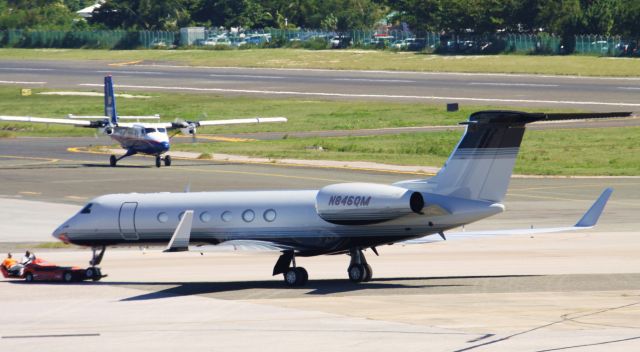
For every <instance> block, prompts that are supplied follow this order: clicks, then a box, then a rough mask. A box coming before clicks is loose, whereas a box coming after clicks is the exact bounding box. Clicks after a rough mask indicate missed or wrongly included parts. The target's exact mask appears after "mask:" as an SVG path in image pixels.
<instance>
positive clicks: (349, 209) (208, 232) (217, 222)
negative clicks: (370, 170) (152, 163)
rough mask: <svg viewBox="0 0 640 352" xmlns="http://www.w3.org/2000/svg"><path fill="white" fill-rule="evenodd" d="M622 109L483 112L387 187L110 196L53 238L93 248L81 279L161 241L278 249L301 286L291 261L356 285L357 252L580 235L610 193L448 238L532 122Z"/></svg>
mask: <svg viewBox="0 0 640 352" xmlns="http://www.w3.org/2000/svg"><path fill="white" fill-rule="evenodd" d="M628 115H630V114H629V113H602V114H542V113H525V112H516V111H480V112H476V113H474V114H472V115H471V116H470V118H469V121H467V122H465V123H464V124H466V131H465V133H464V135H463V137H462V139H461V140H460V142H459V143H458V145H457V146H456V148H455V149H454V151H453V153H452V154H451V156H450V157H449V159H448V160H447V162H446V164H445V165H444V167H443V168H442V169H441V170H440V172H438V174H437V175H435V176H434V177H432V178H429V179H420V180H409V181H403V182H398V183H395V184H392V185H384V184H373V183H340V184H332V185H327V186H325V187H323V188H321V189H319V190H291V191H250V192H201V193H149V194H141V193H130V194H109V195H104V196H101V197H98V198H95V199H93V200H92V201H90V202H89V203H88V204H87V205H86V206H85V207H84V208H83V209H82V210H81V211H80V212H79V213H78V214H76V215H74V216H73V217H72V218H70V219H69V220H67V221H66V222H65V223H63V224H62V225H60V227H59V228H58V229H56V230H55V231H54V233H53V236H54V237H56V238H58V239H60V240H62V241H63V242H65V243H74V244H77V245H84V246H90V247H92V248H93V259H92V261H91V265H92V267H90V268H89V269H87V275H88V276H90V277H94V278H95V279H99V278H100V277H101V275H100V274H99V269H98V268H96V267H95V266H96V265H98V264H99V263H100V261H101V260H102V257H103V255H104V252H105V248H106V247H107V246H112V245H122V244H124V245H143V244H165V245H166V246H167V248H166V251H167V252H175V251H186V250H196V251H198V252H203V251H207V250H213V251H215V250H224V249H230V250H245V249H246V250H267V251H276V252H279V253H280V257H279V259H278V260H277V262H276V264H275V266H274V268H273V275H276V274H283V276H284V281H285V283H286V284H287V285H290V286H299V285H304V284H305V283H306V282H307V279H308V274H307V271H306V270H305V269H304V268H302V267H300V266H298V265H297V264H296V258H298V257H307V256H315V255H321V254H348V255H349V256H350V261H349V265H348V269H347V273H348V276H349V279H350V280H351V281H353V282H366V281H369V280H371V277H372V274H373V271H372V268H371V266H370V265H369V264H367V260H366V259H365V256H364V253H363V251H365V250H366V249H371V250H372V251H373V252H374V253H376V254H378V248H379V247H380V246H383V245H392V244H417V243H428V242H434V241H439V240H444V239H447V238H459V237H474V236H483V235H510V234H527V233H545V232H558V231H571V230H584V229H588V228H591V227H593V226H594V225H595V224H596V222H597V220H598V218H599V216H600V214H601V213H602V211H603V209H604V206H605V204H606V202H607V200H608V198H609V196H610V194H611V192H612V190H611V189H606V190H604V192H603V193H602V195H601V196H600V197H599V198H598V199H597V200H596V201H595V203H594V204H593V206H592V207H591V208H590V209H589V210H588V211H587V212H586V213H585V214H584V215H583V216H582V217H581V218H580V219H579V220H578V221H577V223H576V224H575V225H573V226H569V227H561V228H539V229H538V228H536V229H522V230H508V231H491V232H482V233H474V232H462V233H455V232H449V230H451V229H454V228H456V227H459V226H463V225H466V224H470V223H472V222H475V221H478V220H481V219H484V218H487V217H489V216H492V215H496V214H499V213H501V212H503V211H504V209H505V207H504V205H503V204H502V201H503V200H504V197H505V194H506V192H507V187H508V185H509V179H510V177H511V173H512V170H513V166H514V163H515V160H516V156H517V154H518V150H519V148H520V143H521V142H522V137H523V135H524V131H525V126H526V125H527V124H528V123H530V122H535V121H551V120H568V119H584V118H605V117H618V116H628Z"/></svg>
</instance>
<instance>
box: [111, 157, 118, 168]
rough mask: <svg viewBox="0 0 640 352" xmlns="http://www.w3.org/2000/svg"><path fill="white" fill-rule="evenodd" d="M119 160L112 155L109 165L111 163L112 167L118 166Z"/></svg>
mask: <svg viewBox="0 0 640 352" xmlns="http://www.w3.org/2000/svg"><path fill="white" fill-rule="evenodd" d="M117 162H118V158H116V156H115V155H112V156H110V157H109V165H111V166H112V167H114V166H116V163H117Z"/></svg>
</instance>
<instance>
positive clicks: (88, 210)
mask: <svg viewBox="0 0 640 352" xmlns="http://www.w3.org/2000/svg"><path fill="white" fill-rule="evenodd" d="M92 206H93V203H89V204H87V205H85V206H84V208H82V210H80V214H91V207H92Z"/></svg>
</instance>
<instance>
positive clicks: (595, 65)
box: [0, 49, 640, 77]
mask: <svg viewBox="0 0 640 352" xmlns="http://www.w3.org/2000/svg"><path fill="white" fill-rule="evenodd" d="M2 59H11V60H106V61H109V62H112V63H131V62H135V61H140V60H143V61H144V62H145V63H169V64H177V65H199V66H226V67H228V66H238V67H271V68H324V69H349V70H392V71H421V72H479V73H487V72H495V73H531V74H554V75H577V76H615V77H638V76H640V59H626V58H608V57H594V56H532V55H487V56H440V55H426V54H419V53H410V52H391V51H376V50H319V51H314V50H303V49H253V50H89V49H0V60H2Z"/></svg>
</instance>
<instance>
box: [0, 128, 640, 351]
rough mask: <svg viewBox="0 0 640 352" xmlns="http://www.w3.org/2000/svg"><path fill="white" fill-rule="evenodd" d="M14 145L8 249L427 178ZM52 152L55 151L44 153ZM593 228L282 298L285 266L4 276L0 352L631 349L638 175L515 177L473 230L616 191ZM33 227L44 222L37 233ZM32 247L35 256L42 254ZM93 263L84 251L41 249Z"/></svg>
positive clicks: (390, 262) (225, 263) (383, 266)
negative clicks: (227, 193) (144, 214)
mask: <svg viewBox="0 0 640 352" xmlns="http://www.w3.org/2000/svg"><path fill="white" fill-rule="evenodd" d="M67 142H68V141H64V140H63V141H60V142H59V143H51V144H48V143H42V140H41V139H30V138H27V139H22V138H19V139H15V140H11V141H10V143H11V145H12V146H13V147H14V148H15V149H12V150H11V153H12V154H8V153H6V151H7V150H8V149H5V147H6V145H3V147H2V149H1V150H2V153H0V179H1V180H2V188H0V214H1V216H2V217H1V218H0V242H2V244H1V246H2V248H3V249H7V250H13V251H22V250H24V249H26V248H32V249H33V247H25V244H24V243H25V242H29V243H33V242H43V241H51V240H52V238H51V237H50V232H51V231H52V230H53V229H54V228H55V226H57V225H58V221H59V220H58V218H63V217H65V216H71V215H72V214H73V213H74V212H75V211H77V210H78V209H80V207H81V205H82V204H84V203H85V202H87V201H88V200H89V199H90V198H92V197H95V196H97V195H100V194H104V193H113V192H157V191H182V190H183V189H184V187H185V186H186V185H190V188H191V191H204V190H207V191H209V190H210V191H215V190H230V189H244V190H246V189H285V188H286V189H310V188H317V187H321V186H323V185H326V184H329V183H335V182H352V181H364V182H380V183H390V182H394V181H398V180H402V179H408V178H416V177H422V176H420V175H408V174H398V173H381V172H373V171H354V170H344V169H324V168H303V167H284V166H280V165H270V164H249V165H247V164H234V163H228V162H224V161H215V160H214V161H211V160H209V161H200V160H176V162H175V165H174V166H171V167H163V168H159V169H158V168H156V167H155V166H152V160H151V159H148V158H131V159H130V160H128V161H127V162H126V163H123V165H122V166H121V167H120V166H119V167H117V168H111V167H109V166H107V163H106V156H104V155H98V154H80V153H69V152H68V151H67V150H66V148H67V147H68V146H69V145H68V144H67ZM47 145H48V147H47ZM608 186H611V187H613V188H614V189H615V191H614V194H613V196H612V198H611V200H610V202H609V204H608V205H607V208H606V209H605V212H604V214H603V216H602V218H601V221H600V223H599V225H598V227H597V228H595V229H594V230H592V231H585V232H580V233H569V234H547V235H537V236H533V237H531V236H514V237H504V238H502V237H494V238H483V239H473V240H466V241H464V240H460V241H442V242H438V243H433V244H430V245H420V246H404V247H402V246H385V247H384V248H379V250H380V254H381V255H380V257H376V256H374V255H373V254H372V253H369V252H367V259H368V261H369V262H370V264H371V265H372V266H373V270H374V279H373V281H372V282H370V283H367V284H363V285H354V284H351V283H350V282H348V280H347V279H346V267H347V264H348V258H347V257H346V256H321V257H312V258H300V261H299V264H300V265H303V266H305V267H306V268H307V270H308V271H309V273H310V278H311V281H310V282H309V284H308V286H306V287H304V288H296V289H286V288H284V287H283V285H282V283H281V278H280V277H279V276H277V277H271V276H270V272H271V268H272V267H273V264H274V263H275V260H276V256H277V255H274V254H235V253H217V254H205V255H200V254H199V253H192V252H190V253H177V254H163V253H160V252H159V250H158V249H156V248H150V249H143V250H141V249H138V248H120V249H111V250H108V252H107V254H106V256H105V259H104V261H103V263H102V268H103V270H104V272H106V273H107V274H109V277H107V278H105V279H103V281H101V282H98V283H93V282H86V283H81V284H72V285H65V284H56V283H38V284H31V285H30V284H25V283H23V282H22V281H7V280H4V281H0V312H2V314H0V350H2V351H5V350H7V351H42V350H46V351H65V352H66V351H86V350H92V351H114V350H154V351H175V350H177V349H192V350H211V351H246V350H261V351H293V350H306V351H327V350H336V351H342V350H344V351H346V350H348V351H388V350H398V349H402V350H405V351H425V350H429V351H514V350H517V351H523V350H524V351H556V350H580V351H601V350H604V349H606V350H607V351H632V350H637V349H638V348H640V325H638V321H640V255H639V253H640V236H639V235H638V231H637V229H638V226H639V225H640V218H639V217H638V214H640V179H638V178H530V179H513V180H512V185H511V188H510V190H509V193H508V195H507V198H506V200H505V204H506V208H507V211H506V212H505V213H503V214H500V215H498V216H496V217H493V218H490V219H487V220H485V221H482V222H480V223H478V224H474V225H470V226H468V227H467V229H469V230H472V229H478V230H480V229H487V228H517V227H520V228H521V227H528V226H530V225H534V226H561V225H570V224H572V223H574V222H575V221H576V220H577V219H578V218H579V216H580V215H581V214H582V212H584V211H585V210H586V208H587V207H588V206H589V205H590V204H591V203H592V202H593V200H594V199H595V198H596V197H597V196H598V194H599V193H600V192H601V191H602V189H603V188H605V187H608ZM36 221H37V223H36ZM30 246H32V244H31V245H30ZM35 252H36V254H37V255H39V256H41V257H43V258H45V259H49V260H51V261H53V262H56V263H59V264H70V265H71V264H73V265H87V262H88V259H89V256H90V253H89V252H88V251H87V250H69V249H63V250H45V249H35Z"/></svg>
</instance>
